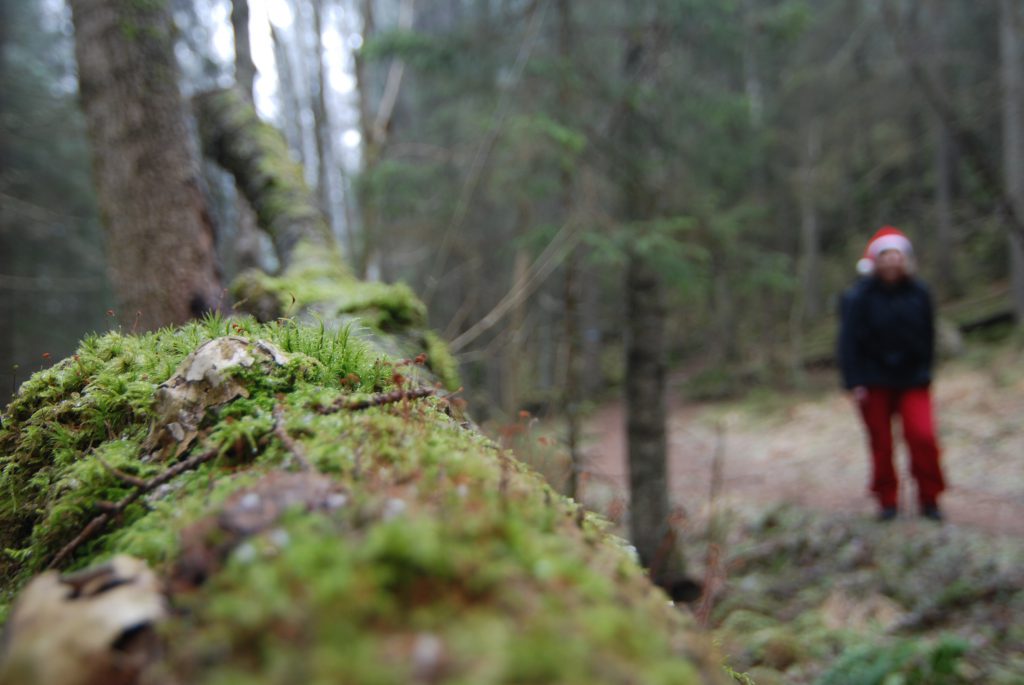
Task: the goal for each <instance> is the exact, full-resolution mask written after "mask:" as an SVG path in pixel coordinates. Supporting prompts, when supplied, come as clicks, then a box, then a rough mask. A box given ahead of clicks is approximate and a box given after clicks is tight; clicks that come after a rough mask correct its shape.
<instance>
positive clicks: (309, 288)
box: [233, 243, 426, 332]
mask: <svg viewBox="0 0 1024 685" xmlns="http://www.w3.org/2000/svg"><path fill="white" fill-rule="evenodd" d="M233 294H234V295H235V297H236V298H238V299H239V300H240V301H241V305H240V306H241V307H242V308H243V309H245V310H246V311H252V310H251V309H247V308H246V307H247V306H248V303H252V306H255V307H257V308H258V309H257V311H255V312H254V313H256V314H257V315H259V314H260V311H259V309H264V310H266V311H265V313H263V315H262V316H261V318H266V319H270V318H275V317H277V316H296V315H298V314H300V313H302V312H306V311H310V310H314V311H316V312H317V313H319V314H320V315H322V316H323V317H325V318H326V319H328V320H330V321H333V320H337V318H338V317H341V316H344V315H352V316H356V317H358V318H359V319H360V321H361V322H362V323H363V324H364V325H366V326H369V327H371V328H373V329H375V330H377V331H381V332H396V331H401V330H404V329H406V328H410V327H422V326H424V325H425V323H426V307H424V305H423V303H422V302H420V300H419V299H418V298H417V297H416V296H415V295H414V294H413V293H412V291H411V290H410V289H409V287H408V286H406V285H405V284H403V283H398V284H387V283H367V282H362V281H358V280H356V279H355V278H354V277H353V276H352V275H351V273H350V272H349V271H348V268H347V267H346V266H345V264H344V262H343V261H342V260H341V257H340V255H338V254H336V253H333V252H331V251H328V250H324V249H322V248H319V247H317V246H314V245H310V244H309V243H300V244H299V245H298V246H297V247H296V249H295V252H294V254H293V256H292V262H291V265H290V266H289V267H288V270H287V271H285V273H284V274H282V275H281V276H270V275H268V274H265V273H262V272H256V271H250V272H247V273H245V274H243V275H242V276H241V277H240V278H239V279H238V280H237V281H236V283H235V284H234V285H233ZM268 300H269V301H268ZM267 314H271V316H267Z"/></svg>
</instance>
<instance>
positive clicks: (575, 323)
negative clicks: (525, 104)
mask: <svg viewBox="0 0 1024 685" xmlns="http://www.w3.org/2000/svg"><path fill="white" fill-rule="evenodd" d="M574 41H575V36H574V31H573V16H572V2H571V0H558V52H559V57H560V59H561V74H560V78H559V81H558V105H559V110H560V111H561V115H562V117H571V116H572V112H573V104H572V99H573V98H572V92H571V82H570V69H571V65H572V57H573V50H574ZM559 183H560V185H561V189H560V192H561V198H560V203H561V207H560V211H561V214H562V221H566V222H567V221H572V220H573V219H572V217H571V216H570V215H571V213H572V204H573V203H572V191H573V173H572V171H571V170H570V169H568V168H566V167H565V166H563V168H562V172H561V177H560V179H559ZM579 252H580V248H579V246H578V245H573V246H572V247H571V248H570V249H569V254H568V255H566V258H565V280H564V282H563V285H562V299H563V302H564V306H565V385H564V388H563V392H562V413H563V415H564V416H565V424H566V426H565V428H566V447H567V448H568V450H569V480H568V485H567V491H568V494H569V496H570V497H576V498H578V497H579V490H580V484H579V477H580V473H581V471H582V466H583V465H582V463H581V459H582V455H581V454H580V449H579V443H580V430H581V428H580V402H581V396H580V391H581V385H582V379H581V377H582V375H583V366H582V362H583V359H582V351H581V347H582V345H581V336H580V306H579V303H580V282H579V280H580V274H579V271H580V265H579V261H580V255H579Z"/></svg>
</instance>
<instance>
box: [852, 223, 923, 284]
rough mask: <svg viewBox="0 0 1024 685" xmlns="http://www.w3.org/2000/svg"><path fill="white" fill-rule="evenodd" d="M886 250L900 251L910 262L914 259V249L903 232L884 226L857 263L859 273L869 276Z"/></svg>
mask: <svg viewBox="0 0 1024 685" xmlns="http://www.w3.org/2000/svg"><path fill="white" fill-rule="evenodd" d="M886 250H899V251H900V252H902V253H903V256H905V257H906V258H907V260H908V261H910V260H912V259H913V258H914V247H913V245H911V244H910V239H909V238H907V236H906V235H904V234H903V231H901V230H899V229H898V228H894V227H892V226H882V228H880V229H878V232H877V233H875V235H874V237H872V238H871V240H870V241H869V242H868V246H867V248H865V250H864V256H863V257H862V258H861V259H860V261H858V262H857V273H859V274H862V275H864V276H867V275H869V274H871V273H873V272H874V270H875V259H877V258H878V255H880V254H882V253H883V252H885V251H886Z"/></svg>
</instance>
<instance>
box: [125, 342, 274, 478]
mask: <svg viewBox="0 0 1024 685" xmlns="http://www.w3.org/2000/svg"><path fill="white" fill-rule="evenodd" d="M288 361H289V358H288V355H286V354H285V353H284V352H282V351H281V350H279V349H278V348H277V347H275V346H274V345H272V344H271V343H268V342H266V341H264V340H256V341H250V340H246V339H245V338H240V337H237V336H225V337H222V338H215V339H213V340H210V341H207V342H205V343H203V344H202V345H200V346H199V347H198V348H196V351H195V352H193V353H192V354H190V355H189V356H188V357H187V358H186V359H185V361H183V362H182V363H181V365H180V366H179V367H178V369H177V370H176V371H175V372H174V375H173V376H171V378H169V379H167V381H166V382H164V383H161V384H160V385H159V386H158V387H157V389H156V393H155V394H156V403H155V413H156V420H155V422H154V423H153V426H152V428H150V431H149V436H148V437H147V438H146V440H145V442H144V443H143V445H142V448H143V450H145V451H147V452H149V453H155V455H156V456H157V457H158V458H159V459H161V460H165V459H167V458H169V457H175V458H176V457H179V456H181V454H182V453H183V452H185V450H187V449H188V448H189V447H190V446H191V445H192V442H193V441H194V440H195V438H196V435H197V434H198V432H199V424H200V422H201V421H202V419H203V417H204V416H205V415H206V411H207V409H209V408H210V407H216V406H219V405H222V404H227V403H228V402H230V401H231V400H233V399H235V398H237V397H248V396H249V391H248V390H247V389H246V387H245V383H244V380H243V379H242V378H240V377H239V376H238V373H237V372H239V371H242V370H245V369H251V368H252V367H253V366H254V365H256V364H257V363H261V364H276V365H278V366H284V365H285V364H287V363H288Z"/></svg>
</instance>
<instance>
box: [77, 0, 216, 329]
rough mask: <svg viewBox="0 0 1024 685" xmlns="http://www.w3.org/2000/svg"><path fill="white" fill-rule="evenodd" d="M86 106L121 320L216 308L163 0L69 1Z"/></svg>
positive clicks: (172, 318)
mask: <svg viewBox="0 0 1024 685" xmlns="http://www.w3.org/2000/svg"><path fill="white" fill-rule="evenodd" d="M71 8H72V11H73V18H74V24H75V54H76V57H77V60H78V74H79V90H80V96H81V101H82V108H83V110H84V112H85V119H86V124H87V127H88V132H89V137H90V140H91V142H92V147H93V159H94V172H93V173H94V183H95V185H96V189H97V197H98V201H99V206H100V212H101V215H102V216H103V220H104V224H105V225H106V229H107V235H108V240H107V245H108V254H109V263H110V269H111V280H112V282H113V285H114V290H115V292H116V294H117V296H118V299H119V300H120V303H121V304H120V306H121V308H122V320H123V321H131V322H132V324H131V325H132V327H133V328H141V329H144V330H148V329H155V328H159V327H162V326H167V325H170V324H175V323H181V322H184V321H187V320H188V319H190V318H193V317H196V316H199V315H201V314H202V313H203V312H206V311H209V310H211V309H216V308H217V307H218V306H219V303H220V298H221V284H220V278H219V275H218V272H217V266H216V262H215V252H214V228H213V225H212V222H211V219H210V215H209V213H208V212H207V206H206V199H205V198H204V196H203V193H202V191H201V190H200V185H199V169H198V165H197V159H196V156H195V154H194V152H193V150H192V147H191V146H190V144H189V135H188V129H187V127H186V124H185V112H184V108H183V103H182V99H181V94H180V92H179V90H178V71H177V65H176V64H175V61H174V49H173V48H174V44H173V37H172V31H171V20H170V15H169V13H168V11H167V9H166V7H165V6H164V4H163V3H159V2H158V3H152V2H149V3H141V2H131V3H127V2H120V1H118V0H72V2H71Z"/></svg>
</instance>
